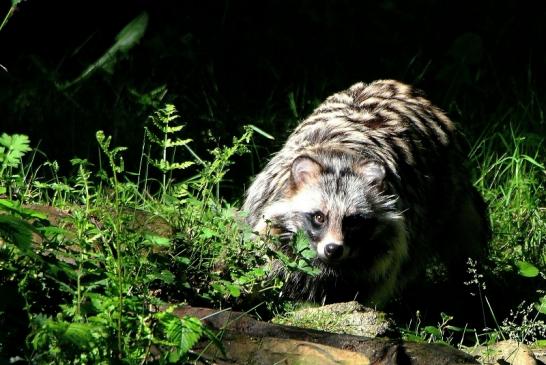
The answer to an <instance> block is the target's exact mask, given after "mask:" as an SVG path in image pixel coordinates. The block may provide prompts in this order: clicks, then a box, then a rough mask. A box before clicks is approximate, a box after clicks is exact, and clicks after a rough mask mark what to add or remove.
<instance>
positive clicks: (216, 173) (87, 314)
mask: <svg viewBox="0 0 546 365" xmlns="http://www.w3.org/2000/svg"><path fill="white" fill-rule="evenodd" d="M177 119H178V116H177V113H176V109H175V108H174V106H172V105H167V106H165V107H164V108H162V109H160V110H158V111H157V112H156V113H154V115H153V117H152V118H151V122H150V123H151V124H150V125H149V126H148V127H147V130H146V133H145V135H146V139H145V145H144V148H143V150H144V151H147V153H146V154H143V163H142V166H141V173H139V174H138V178H137V179H136V180H137V181H136V182H134V174H131V173H128V172H127V171H126V170H125V165H124V162H123V153H124V152H125V150H126V149H125V148H124V147H113V146H112V139H111V137H109V136H106V135H105V134H104V133H103V132H102V131H99V132H97V134H96V137H97V142H98V144H99V146H100V148H101V151H102V157H104V158H103V160H104V162H101V164H100V166H101V168H99V170H98V171H94V165H93V164H91V163H90V162H89V161H87V160H84V159H77V158H75V159H73V160H71V163H72V165H73V166H74V167H75V168H76V169H75V174H74V176H72V177H69V178H62V177H59V176H58V175H57V172H58V164H56V163H54V162H53V163H46V164H44V165H42V166H40V167H49V168H50V172H51V174H50V176H51V179H50V180H44V179H43V178H40V177H39V175H38V173H37V171H39V170H40V167H39V168H37V169H35V170H34V172H33V173H30V170H31V168H30V166H27V167H25V166H24V164H23V163H22V159H23V157H25V155H26V154H27V153H29V152H30V151H31V148H30V143H29V140H28V138H27V137H26V136H21V135H12V136H9V135H6V134H4V135H2V137H1V138H0V146H1V147H0V163H1V170H0V172H1V175H0V177H1V179H0V183H1V184H0V186H1V187H2V194H0V196H1V197H0V211H1V212H2V214H0V256H1V257H2V260H0V286H1V289H2V291H7V292H9V293H11V294H12V295H14V296H15V297H16V298H17V299H16V300H14V301H13V303H19V304H18V305H19V307H17V308H14V307H13V305H15V304H13V305H11V304H9V303H4V304H2V305H0V327H1V328H3V333H2V334H0V344H1V345H0V355H1V356H8V357H13V356H19V357H23V358H26V359H27V360H28V361H30V362H56V363H89V362H108V361H110V360H112V359H117V360H119V361H120V362H128V363H134V362H140V363H142V362H144V361H146V360H149V359H151V358H154V359H155V360H157V361H158V362H159V363H170V362H184V361H187V360H190V359H191V358H193V357H198V356H199V354H196V353H193V352H192V351H191V348H192V347H193V346H194V345H195V344H196V343H197V341H198V340H199V339H202V338H204V339H206V340H208V341H211V342H212V343H214V344H216V345H217V346H218V347H219V348H220V349H221V344H220V342H219V340H218V339H217V337H216V335H215V334H214V333H212V332H211V331H210V330H208V329H207V328H205V327H204V326H203V325H202V323H201V321H199V320H198V319H197V318H193V317H183V318H180V317H178V316H175V315H174V314H173V309H174V308H175V306H173V305H170V304H169V303H178V302H184V301H189V302H190V303H200V304H207V305H211V306H214V305H222V306H226V305H236V306H238V307H239V308H245V309H249V308H250V306H254V305H256V304H260V303H262V304H263V303H264V302H267V305H268V306H269V308H270V309H271V306H275V305H276V304H275V303H276V302H278V301H279V299H278V292H279V289H280V287H281V286H282V283H280V282H279V280H278V278H271V277H269V275H268V268H269V263H270V262H271V260H272V259H281V261H283V262H285V264H286V265H287V266H289V267H291V268H292V269H294V270H301V271H304V272H307V271H308V272H309V274H313V272H312V271H313V270H312V268H311V267H309V265H308V264H306V262H308V260H309V257H308V256H309V252H308V251H309V247H308V244H307V243H306V241H305V239H304V238H302V237H300V236H301V235H299V236H298V238H297V239H296V240H295V246H294V247H295V248H294V249H295V253H296V254H299V255H300V258H299V260H298V258H296V259H295V261H294V259H292V258H290V259H289V258H287V257H278V256H275V255H274V251H273V250H271V249H270V248H269V247H270V244H268V242H264V241H263V240H262V239H260V238H256V237H254V238H253V239H251V238H252V236H253V234H252V232H251V231H250V229H249V228H248V227H247V226H246V225H245V224H244V223H243V219H242V217H241V215H242V214H244V213H241V212H239V211H237V210H236V209H235V208H234V207H233V206H231V205H230V204H228V203H227V202H225V201H224V200H223V199H221V198H220V194H219V191H220V185H221V184H222V182H223V181H224V179H225V175H226V173H227V172H228V169H229V167H230V166H231V164H232V163H233V162H232V161H233V157H234V156H236V155H240V154H243V153H246V152H247V145H248V143H249V141H250V139H251V137H252V134H253V132H254V131H255V130H257V129H256V128H252V127H247V128H245V130H244V133H243V134H242V136H241V137H238V138H234V139H233V144H232V145H231V146H226V147H217V148H215V149H214V150H212V151H211V156H212V159H211V160H210V161H208V160H206V159H203V158H200V157H199V156H197V155H196V154H195V153H194V152H193V151H192V150H191V149H190V148H189V146H188V143H189V142H190V141H189V140H188V139H184V138H182V136H181V135H180V132H181V131H182V126H180V125H177V124H176V121H177ZM177 149H178V150H177ZM180 150H182V151H185V152H188V153H189V154H190V155H191V156H192V160H191V161H184V160H183V159H182V161H181V159H180V157H179V156H180ZM150 169H156V171H158V172H159V173H160V176H161V178H160V179H159V181H156V183H157V182H159V188H157V189H155V191H153V190H152V189H151V187H152V185H151V183H150V182H151V181H152V179H151V178H149V177H148V172H149V171H150ZM179 173H182V174H179ZM28 176H31V178H28ZM180 176H182V177H183V179H181V181H180V182H177V180H179V179H180ZM184 176H186V177H184ZM187 176H189V177H187ZM25 177H27V178H25ZM23 201H24V202H25V203H27V202H35V203H39V204H37V205H36V204H35V205H33V206H32V207H33V209H31V208H29V207H27V206H24V205H23V204H22V202H23ZM44 204H45V205H44ZM39 207H45V208H44V209H39ZM10 305H11V306H10ZM15 310H18V311H19V312H21V314H22V315H23V316H24V317H26V319H25V320H24V321H22V322H21V321H19V322H17V323H13V322H12V320H11V314H12V313H13V311H15Z"/></svg>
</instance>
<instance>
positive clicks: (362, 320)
mask: <svg viewBox="0 0 546 365" xmlns="http://www.w3.org/2000/svg"><path fill="white" fill-rule="evenodd" d="M272 322H273V323H277V324H284V325H289V326H296V327H303V328H313V329H317V330H321V331H327V332H332V333H342V334H349V335H355V336H366V337H372V338H373V337H378V336H385V335H386V334H388V333H389V332H392V331H394V325H393V323H392V321H390V320H389V319H388V318H387V316H386V314H385V313H383V312H379V311H376V310H374V309H371V308H367V307H364V306H363V305H361V304H360V303H358V302H355V301H353V302H346V303H335V304H329V305H325V306H321V307H310V308H303V309H300V310H296V311H294V312H291V313H288V314H287V315H285V316H283V317H277V318H274V319H273V321H272Z"/></svg>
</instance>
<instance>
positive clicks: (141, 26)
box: [57, 12, 148, 90]
mask: <svg viewBox="0 0 546 365" xmlns="http://www.w3.org/2000/svg"><path fill="white" fill-rule="evenodd" d="M147 26H148V14H147V13H145V12H144V13H142V14H140V15H139V16H137V17H136V18H135V19H133V20H132V21H131V22H130V23H129V24H127V25H126V26H125V27H124V28H123V29H122V30H121V32H119V34H118V35H117V36H116V43H114V45H113V46H112V47H110V49H108V50H107V51H106V52H105V53H104V55H102V57H101V58H99V59H98V60H97V61H95V62H94V63H93V64H91V65H90V66H88V67H87V68H86V69H85V70H84V71H83V72H82V74H81V75H80V76H78V77H77V78H76V79H74V80H72V81H68V82H65V83H62V84H57V88H58V89H59V90H64V89H66V88H69V87H70V86H72V85H74V84H76V83H79V82H81V81H83V80H85V79H87V78H88V77H89V76H91V75H92V74H94V73H95V72H96V71H97V70H100V69H102V70H105V71H107V72H108V71H110V72H111V71H112V69H113V66H114V64H115V62H116V61H117V59H118V56H119V55H120V54H126V53H127V52H129V50H130V49H131V48H133V47H134V46H135V45H136V44H137V43H138V42H139V41H140V39H141V38H142V36H144V33H145V32H146V28H147Z"/></svg>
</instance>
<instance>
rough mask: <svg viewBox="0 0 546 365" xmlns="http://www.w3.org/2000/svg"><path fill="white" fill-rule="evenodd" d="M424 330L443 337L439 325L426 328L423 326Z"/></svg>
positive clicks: (437, 336)
mask: <svg viewBox="0 0 546 365" xmlns="http://www.w3.org/2000/svg"><path fill="white" fill-rule="evenodd" d="M423 330H424V331H425V333H428V334H430V335H433V336H434V337H436V338H442V332H441V331H440V330H439V329H438V328H437V327H433V326H426V327H425V328H423Z"/></svg>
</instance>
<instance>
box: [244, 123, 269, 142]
mask: <svg viewBox="0 0 546 365" xmlns="http://www.w3.org/2000/svg"><path fill="white" fill-rule="evenodd" d="M248 126H249V127H250V128H251V129H252V130H254V131H256V132H258V134H260V135H262V136H264V137H265V138H267V139H271V140H274V139H275V137H273V136H272V135H271V134H269V133H267V132H265V131H264V130H263V129H260V128H258V127H256V126H255V125H253V124H249V125H248Z"/></svg>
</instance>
